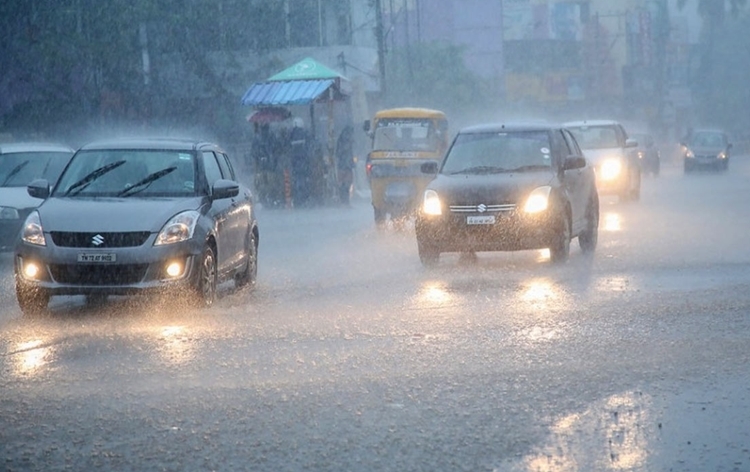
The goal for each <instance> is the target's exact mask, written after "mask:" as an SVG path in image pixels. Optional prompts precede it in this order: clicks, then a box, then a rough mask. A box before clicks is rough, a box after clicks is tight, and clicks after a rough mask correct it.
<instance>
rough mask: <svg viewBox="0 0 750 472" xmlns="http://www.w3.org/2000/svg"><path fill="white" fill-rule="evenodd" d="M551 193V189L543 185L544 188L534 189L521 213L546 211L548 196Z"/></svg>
mask: <svg viewBox="0 0 750 472" xmlns="http://www.w3.org/2000/svg"><path fill="white" fill-rule="evenodd" d="M551 191H552V187H550V186H549V185H545V186H544V187H537V188H535V189H534V190H533V191H532V192H531V193H530V194H529V196H528V198H526V204H525V205H524V206H523V211H525V212H526V213H539V212H542V211H544V210H546V209H547V207H548V206H549V194H550V192H551Z"/></svg>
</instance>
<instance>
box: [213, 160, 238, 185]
mask: <svg viewBox="0 0 750 472" xmlns="http://www.w3.org/2000/svg"><path fill="white" fill-rule="evenodd" d="M216 158H217V159H218V160H219V167H220V168H221V175H223V176H224V178H225V179H229V180H237V179H235V177H234V169H232V163H231V162H229V157H228V156H227V155H226V154H224V153H216Z"/></svg>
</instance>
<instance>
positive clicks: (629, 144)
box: [625, 138, 638, 148]
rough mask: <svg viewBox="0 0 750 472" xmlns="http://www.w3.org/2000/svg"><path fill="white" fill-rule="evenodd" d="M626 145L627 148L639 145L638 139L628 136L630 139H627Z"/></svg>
mask: <svg viewBox="0 0 750 472" xmlns="http://www.w3.org/2000/svg"><path fill="white" fill-rule="evenodd" d="M625 147H626V148H634V147H638V141H636V140H635V139H633V138H628V139H626V140H625Z"/></svg>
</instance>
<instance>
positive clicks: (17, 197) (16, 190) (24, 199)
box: [0, 187, 42, 210]
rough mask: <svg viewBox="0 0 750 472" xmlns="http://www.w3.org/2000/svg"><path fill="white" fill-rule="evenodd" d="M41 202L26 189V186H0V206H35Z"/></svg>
mask: <svg viewBox="0 0 750 472" xmlns="http://www.w3.org/2000/svg"><path fill="white" fill-rule="evenodd" d="M40 203H42V200H41V199H39V198H34V197H32V196H31V195H29V192H28V191H26V187H0V206H4V207H11V208H16V209H19V210H21V209H24V208H35V207H38V206H39V204H40Z"/></svg>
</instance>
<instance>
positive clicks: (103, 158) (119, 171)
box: [53, 149, 196, 197]
mask: <svg viewBox="0 0 750 472" xmlns="http://www.w3.org/2000/svg"><path fill="white" fill-rule="evenodd" d="M195 189H196V185H195V157H194V154H193V153H192V152H186V151H173V150H141V149H138V150H91V151H79V152H78V153H76V155H75V156H74V157H73V159H72V160H71V162H70V166H69V167H68V168H67V169H66V171H65V173H64V174H63V175H62V176H61V177H60V182H59V183H58V185H57V186H56V187H55V190H54V192H53V195H54V196H68V197H75V196H84V197H102V196H110V197H129V196H134V195H138V196H140V197H178V196H192V195H195V194H196V190H195Z"/></svg>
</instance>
